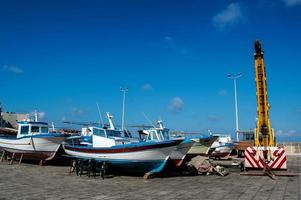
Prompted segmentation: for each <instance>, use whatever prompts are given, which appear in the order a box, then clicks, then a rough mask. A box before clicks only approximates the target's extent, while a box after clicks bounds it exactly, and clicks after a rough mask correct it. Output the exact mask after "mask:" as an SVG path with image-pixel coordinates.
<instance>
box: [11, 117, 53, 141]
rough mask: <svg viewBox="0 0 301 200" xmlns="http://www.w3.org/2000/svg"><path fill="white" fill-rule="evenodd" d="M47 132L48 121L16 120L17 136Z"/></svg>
mask: <svg viewBox="0 0 301 200" xmlns="http://www.w3.org/2000/svg"><path fill="white" fill-rule="evenodd" d="M48 133H49V129H48V123H46V122H31V121H29V122H28V121H24V122H23V121H22V122H18V134H17V138H20V137H24V136H27V135H35V134H48Z"/></svg>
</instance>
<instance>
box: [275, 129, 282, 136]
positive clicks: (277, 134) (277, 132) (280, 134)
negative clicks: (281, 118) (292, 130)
mask: <svg viewBox="0 0 301 200" xmlns="http://www.w3.org/2000/svg"><path fill="white" fill-rule="evenodd" d="M275 135H276V136H283V130H281V129H280V130H278V131H276V133H275Z"/></svg>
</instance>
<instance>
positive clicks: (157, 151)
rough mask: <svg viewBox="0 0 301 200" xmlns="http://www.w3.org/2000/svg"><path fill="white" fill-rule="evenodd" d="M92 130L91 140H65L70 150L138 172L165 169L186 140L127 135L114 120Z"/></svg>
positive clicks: (67, 152)
mask: <svg viewBox="0 0 301 200" xmlns="http://www.w3.org/2000/svg"><path fill="white" fill-rule="evenodd" d="M108 116H110V115H109V114H108ZM108 119H109V120H110V119H112V118H110V117H108ZM110 124H111V121H110ZM89 132H91V133H92V134H90V133H89V134H87V135H88V137H92V140H91V143H88V142H85V143H83V142H82V141H79V142H77V140H76V139H78V138H79V139H81V138H83V137H82V136H81V137H71V138H69V139H68V140H67V141H66V142H65V143H64V144H63V147H64V150H65V152H66V154H67V155H69V156H71V157H73V158H78V159H95V160H97V161H106V162H107V163H108V165H109V167H110V168H111V169H113V170H122V171H127V172H135V173H139V172H141V173H146V172H150V173H155V172H159V171H161V170H162V169H163V168H164V166H165V164H166V162H167V160H168V158H169V156H170V154H171V152H172V151H174V150H176V148H177V146H178V144H179V143H181V142H182V140H177V141H175V140H166V141H145V142H139V141H138V140H136V141H133V140H132V139H131V138H125V137H123V136H122V131H120V130H116V129H115V128H114V125H113V124H111V126H110V127H109V128H106V127H105V128H103V127H89ZM85 137H87V136H85Z"/></svg>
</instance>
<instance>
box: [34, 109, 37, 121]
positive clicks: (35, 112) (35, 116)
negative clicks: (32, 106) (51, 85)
mask: <svg viewBox="0 0 301 200" xmlns="http://www.w3.org/2000/svg"><path fill="white" fill-rule="evenodd" d="M34 120H35V122H37V121H38V112H37V110H35V111H34Z"/></svg>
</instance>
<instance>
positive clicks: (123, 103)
mask: <svg viewBox="0 0 301 200" xmlns="http://www.w3.org/2000/svg"><path fill="white" fill-rule="evenodd" d="M120 90H121V92H123V100H122V120H121V130H122V131H124V116H125V93H126V92H127V91H128V90H129V89H128V88H121V89H120Z"/></svg>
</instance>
